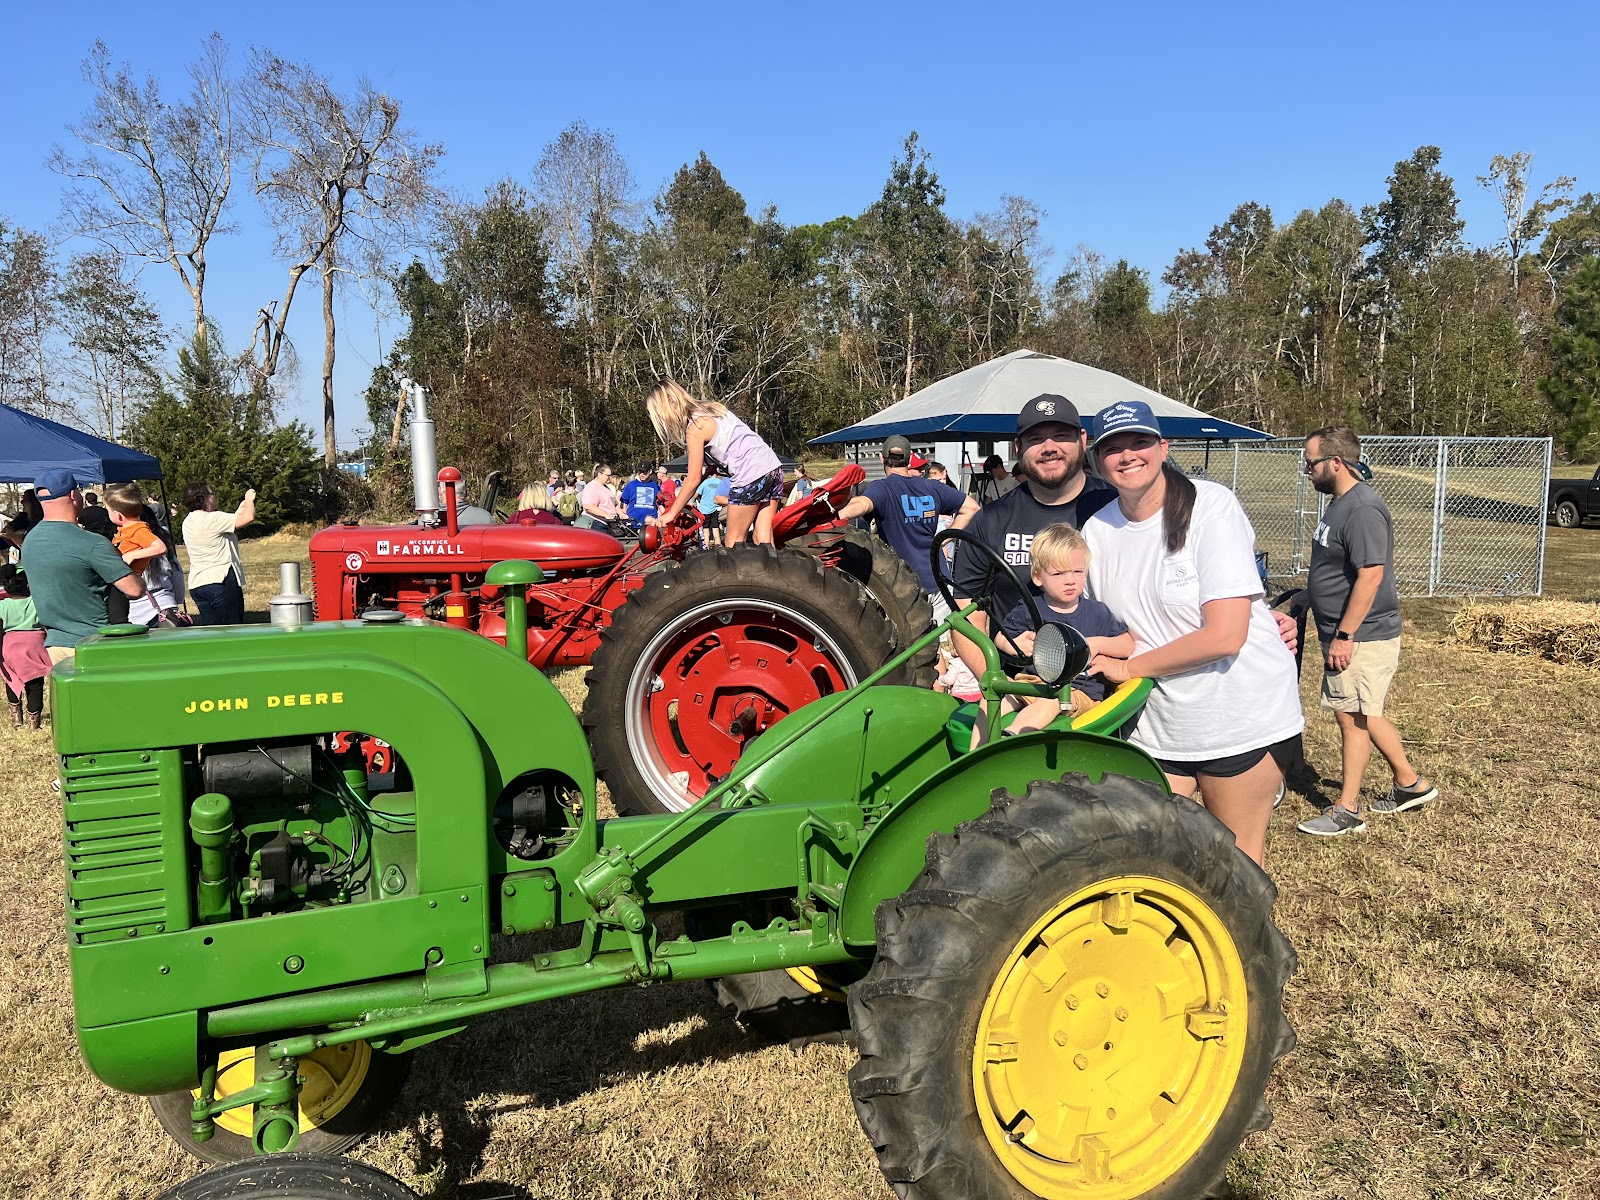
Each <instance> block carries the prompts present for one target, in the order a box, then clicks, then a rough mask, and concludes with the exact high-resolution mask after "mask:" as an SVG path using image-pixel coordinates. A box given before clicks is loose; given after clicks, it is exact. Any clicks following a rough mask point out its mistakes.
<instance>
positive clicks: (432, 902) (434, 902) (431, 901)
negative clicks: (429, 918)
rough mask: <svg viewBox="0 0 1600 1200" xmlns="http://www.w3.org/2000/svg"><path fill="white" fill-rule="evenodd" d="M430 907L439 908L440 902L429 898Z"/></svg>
mask: <svg viewBox="0 0 1600 1200" xmlns="http://www.w3.org/2000/svg"><path fill="white" fill-rule="evenodd" d="M428 907H429V908H438V907H439V902H438V901H437V900H429V901H428Z"/></svg>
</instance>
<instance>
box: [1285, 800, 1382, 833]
mask: <svg viewBox="0 0 1600 1200" xmlns="http://www.w3.org/2000/svg"><path fill="white" fill-rule="evenodd" d="M1366 827H1367V823H1366V822H1365V821H1363V820H1362V819H1361V818H1360V816H1359V815H1357V814H1356V813H1353V812H1351V811H1350V810H1349V809H1348V808H1344V807H1342V806H1341V805H1338V804H1330V805H1328V807H1327V808H1325V809H1323V810H1322V811H1321V812H1320V813H1318V814H1317V815H1316V816H1314V817H1311V818H1309V819H1308V820H1305V821H1301V822H1300V824H1298V825H1296V826H1295V828H1296V829H1298V830H1299V831H1300V832H1301V833H1309V834H1311V835H1312V836H1313V837H1338V836H1339V835H1340V834H1341V833H1360V832H1361V831H1362V830H1363V829H1365V828H1366Z"/></svg>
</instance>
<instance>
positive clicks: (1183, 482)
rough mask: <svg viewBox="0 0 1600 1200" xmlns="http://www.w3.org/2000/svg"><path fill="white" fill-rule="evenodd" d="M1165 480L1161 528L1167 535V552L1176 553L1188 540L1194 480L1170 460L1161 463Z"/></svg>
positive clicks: (1192, 508) (1192, 512) (1192, 513)
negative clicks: (1165, 496) (1165, 494)
mask: <svg viewBox="0 0 1600 1200" xmlns="http://www.w3.org/2000/svg"><path fill="white" fill-rule="evenodd" d="M1161 474H1162V476H1163V477H1164V478H1165V479H1166V481H1167V498H1166V500H1165V502H1164V503H1163V504H1162V505H1161V529H1162V532H1163V533H1165V534H1166V536H1167V553H1168V554H1176V553H1177V552H1178V551H1179V550H1182V549H1183V547H1184V545H1185V543H1187V542H1188V540H1189V518H1190V517H1192V516H1193V515H1194V480H1192V479H1190V478H1189V477H1188V476H1187V475H1185V474H1184V473H1183V472H1182V471H1180V470H1178V468H1177V467H1175V466H1173V465H1172V464H1171V463H1170V462H1164V463H1162V464H1161Z"/></svg>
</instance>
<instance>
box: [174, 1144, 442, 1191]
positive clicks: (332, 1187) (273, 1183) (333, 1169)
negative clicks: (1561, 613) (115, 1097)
mask: <svg viewBox="0 0 1600 1200" xmlns="http://www.w3.org/2000/svg"><path fill="white" fill-rule="evenodd" d="M416 1196H417V1194H416V1193H415V1192H414V1191H412V1190H411V1189H410V1188H408V1187H406V1185H405V1184H403V1183H401V1182H400V1181H399V1180H398V1179H395V1178H393V1177H391V1176H389V1175H385V1174H384V1173H383V1172H382V1171H380V1170H378V1169H377V1168H376V1167H369V1166H367V1164H366V1163H358V1162H352V1161H351V1160H350V1159H348V1158H336V1157H334V1156H333V1155H328V1154H271V1155H268V1156H267V1157H265V1158H258V1159H255V1160H253V1161H251V1162H238V1163H231V1164H229V1165H227V1166H221V1167H217V1168H215V1169H214V1170H210V1171H207V1172H206V1173H205V1174H204V1175H196V1176H195V1177H194V1178H193V1179H190V1180H187V1181H186V1182H184V1183H180V1184H179V1185H178V1186H177V1187H175V1188H173V1189H172V1190H170V1191H166V1192H162V1193H161V1195H160V1196H158V1197H157V1198H156V1200H416Z"/></svg>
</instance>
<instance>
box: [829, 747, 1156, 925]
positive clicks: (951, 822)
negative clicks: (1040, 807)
mask: <svg viewBox="0 0 1600 1200" xmlns="http://www.w3.org/2000/svg"><path fill="white" fill-rule="evenodd" d="M1069 772H1082V773H1083V774H1085V775H1087V776H1088V777H1089V779H1090V781H1091V782H1094V783H1098V782H1099V781H1100V780H1101V779H1102V778H1104V777H1105V776H1106V775H1126V776H1128V777H1130V778H1133V779H1147V780H1150V781H1151V782H1153V783H1155V784H1157V785H1158V786H1160V787H1162V788H1163V789H1165V788H1166V786H1167V784H1166V776H1165V774H1163V772H1162V770H1161V768H1160V767H1159V766H1157V765H1156V763H1155V760H1154V759H1152V758H1151V757H1150V756H1149V755H1147V754H1145V753H1144V751H1142V750H1140V749H1138V748H1137V747H1136V746H1131V745H1129V744H1128V743H1127V742H1123V741H1118V740H1117V739H1116V738H1110V737H1102V736H1100V735H1099V734H1093V733H1082V732H1077V731H1073V730H1052V729H1046V730H1042V731H1040V732H1038V733H1033V734H1029V735H1028V736H1026V737H1019V738H1004V739H1000V740H996V741H993V742H990V743H989V744H988V745H986V746H982V747H980V748H979V749H977V750H974V751H973V752H972V753H970V754H965V755H962V756H961V757H960V758H957V759H956V760H955V761H954V762H952V763H951V764H950V765H949V766H947V767H943V768H941V769H939V770H937V771H935V772H934V773H933V774H932V775H930V776H928V778H927V779H926V780H924V781H923V782H922V783H921V784H919V785H918V786H917V787H916V788H914V789H912V791H911V792H909V793H908V794H907V795H906V796H905V797H904V798H903V799H901V800H900V801H898V802H897V803H895V804H894V805H892V806H891V807H890V808H889V810H888V811H887V812H886V813H885V814H884V815H883V817H882V818H881V819H880V820H879V821H878V822H877V823H876V824H874V825H873V826H872V828H871V829H870V830H868V832H867V835H866V837H865V838H864V839H863V841H862V844H861V849H860V851H859V852H858V853H857V854H856V857H855V861H854V863H852V864H851V867H850V873H849V875H848V876H847V877H846V879H845V885H844V900H843V904H842V905H841V907H840V928H841V931H842V934H843V937H844V940H845V942H846V943H847V944H848V945H851V946H871V945H872V944H873V943H874V942H875V941H876V940H877V932H876V925H875V918H876V914H877V911H878V905H879V903H881V902H882V901H884V900H886V899H888V898H889V897H891V896H898V895H900V894H901V893H902V892H904V891H905V890H906V889H907V888H909V887H910V886H911V884H912V881H913V880H915V879H916V877H917V876H918V875H919V874H920V873H921V872H922V870H923V868H924V867H925V866H926V865H927V854H928V849H927V847H928V838H929V837H930V836H931V835H933V834H935V833H945V834H948V833H953V832H954V831H955V827H956V826H957V825H959V824H961V823H962V822H963V821H970V820H972V819H973V818H975V817H979V816H982V815H983V814H984V813H985V812H987V811H988V810H989V805H990V803H991V802H992V800H993V798H994V795H995V793H996V792H997V791H1000V790H1007V791H1010V792H1012V793H1014V794H1016V795H1019V796H1020V795H1023V794H1025V793H1026V792H1027V790H1028V784H1029V783H1031V782H1032V781H1034V780H1036V779H1049V780H1055V779H1060V778H1061V776H1062V775H1065V774H1067V773H1069Z"/></svg>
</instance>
